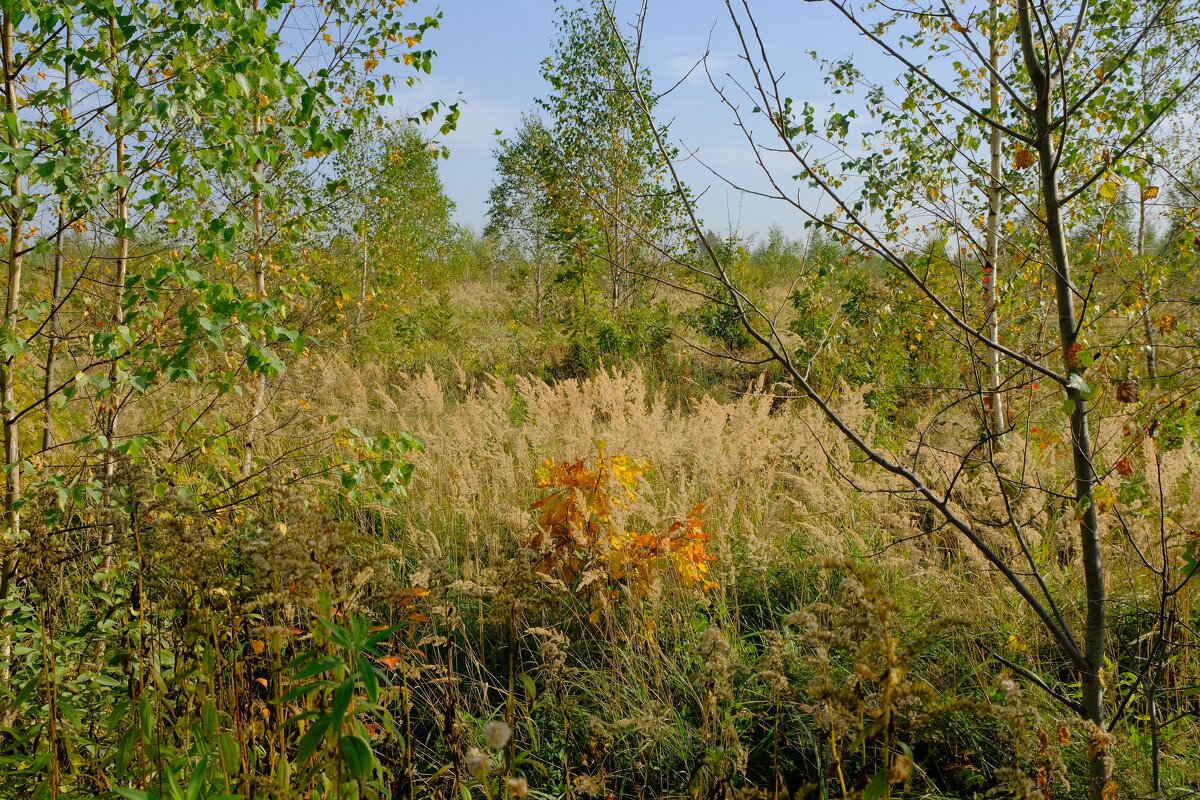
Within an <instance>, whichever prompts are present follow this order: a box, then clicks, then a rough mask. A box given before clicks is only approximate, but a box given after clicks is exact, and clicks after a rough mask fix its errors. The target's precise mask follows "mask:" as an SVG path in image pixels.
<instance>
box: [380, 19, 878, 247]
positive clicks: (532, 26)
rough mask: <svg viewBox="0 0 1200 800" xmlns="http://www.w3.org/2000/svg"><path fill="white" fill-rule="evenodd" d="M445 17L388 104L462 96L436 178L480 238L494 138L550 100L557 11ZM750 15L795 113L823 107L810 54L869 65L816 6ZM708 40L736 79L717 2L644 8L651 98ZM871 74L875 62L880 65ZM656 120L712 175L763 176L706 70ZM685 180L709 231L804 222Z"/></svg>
mask: <svg viewBox="0 0 1200 800" xmlns="http://www.w3.org/2000/svg"><path fill="white" fill-rule="evenodd" d="M440 8H441V10H442V12H443V14H444V18H443V20H442V25H441V29H440V30H439V31H435V32H431V33H430V34H429V36H428V37H427V40H426V41H427V43H428V45H429V46H431V47H433V48H434V49H436V50H437V52H438V57H437V59H436V61H435V63H434V70H433V74H432V75H430V76H427V77H426V78H425V79H424V80H423V82H422V84H421V85H420V86H418V87H417V88H416V89H415V90H408V91H407V93H403V94H400V95H398V96H397V97H396V100H395V102H396V105H397V107H398V108H400V109H402V110H403V109H404V108H406V107H407V108H410V109H411V108H417V107H420V106H421V105H422V104H424V103H426V102H428V101H429V100H432V99H444V100H453V99H454V98H456V97H458V96H459V95H460V94H461V96H462V98H463V99H464V100H465V101H466V103H465V105H464V106H463V111H462V118H461V121H460V123H459V129H458V130H457V131H456V132H455V133H453V134H452V135H451V136H450V137H448V138H447V139H446V143H447V144H448V145H449V147H450V149H451V157H450V159H449V160H448V161H444V162H442V165H441V175H442V180H443V182H444V184H445V186H446V191H447V193H448V194H449V195H450V197H451V198H452V199H453V200H454V201H455V203H456V204H457V207H458V208H457V212H456V220H457V221H458V222H460V223H462V224H465V225H469V226H472V227H474V228H480V227H481V226H482V225H483V221H484V215H485V213H486V207H487V206H486V201H487V193H488V189H489V187H490V186H491V183H492V165H493V159H492V154H491V151H492V148H493V146H494V145H495V141H496V137H495V135H494V132H495V130H496V129H501V130H503V131H505V132H512V131H513V130H514V129H515V128H516V126H517V124H518V122H519V119H520V115H521V113H522V112H523V111H526V110H528V109H530V108H532V106H533V101H534V98H535V97H538V96H541V95H544V94H545V93H546V91H547V87H546V85H545V84H544V82H543V81H542V79H541V75H540V73H539V66H540V64H541V61H542V59H544V58H545V57H546V56H548V55H550V53H551V46H552V41H553V37H554V21H555V3H554V0H507V2H491V1H490V0H451V2H446V3H443V4H442V5H441V7H440ZM432 9H433V6H432V4H427V3H426V2H421V3H419V4H418V5H417V6H416V10H417V11H419V12H421V13H430V12H431V10H432ZM636 9H637V5H636V3H635V2H634V0H619V2H618V5H617V12H618V15H621V16H623V17H625V18H628V17H629V16H630V15H631V14H632V13H634V12H635V11H636ZM754 11H755V14H756V15H757V16H759V17H760V20H759V21H760V24H761V26H762V30H763V32H764V36H765V38H766V45H767V47H768V49H769V51H770V52H771V53H772V57H773V58H774V59H777V60H778V65H779V66H780V67H782V68H783V69H784V70H785V71H786V72H787V81H786V85H787V90H788V94H789V95H790V96H792V97H794V98H796V100H797V102H799V101H801V100H809V101H811V102H813V103H814V104H815V105H818V107H820V104H821V103H828V102H829V99H830V97H829V95H828V93H827V92H826V91H825V87H824V86H823V84H822V82H821V76H820V73H819V72H818V71H817V69H816V66H815V65H814V64H813V62H812V61H811V59H810V58H809V57H808V56H806V55H805V52H806V51H808V50H810V49H816V50H818V51H820V52H821V54H822V55H824V56H827V57H838V58H840V57H845V56H849V55H855V56H856V57H858V56H863V55H867V56H874V54H873V53H872V52H871V47H870V46H869V44H866V45H865V44H864V43H862V42H861V41H860V40H858V39H857V37H855V36H854V35H853V34H852V33H851V31H850V30H849V29H848V25H847V24H846V22H845V21H844V20H842V19H840V18H839V17H837V16H835V14H834V13H833V12H831V11H830V10H829V9H828V8H827V7H825V6H824V5H823V4H820V3H807V2H800V0H770V1H769V2H762V1H761V0H760V2H756V3H755V4H754ZM710 36H711V42H712V44H711V50H710V53H711V55H710V64H711V65H712V67H713V69H714V72H715V73H718V74H720V73H723V72H725V71H726V70H736V68H737V60H736V56H735V52H734V41H733V39H732V38H731V37H732V29H731V26H730V23H729V19H728V16H727V12H726V10H725V5H724V3H723V2H720V0H650V15H649V18H648V24H647V28H646V41H645V48H646V49H645V53H644V59H645V62H646V63H647V64H648V66H649V67H650V69H651V72H652V74H653V78H654V82H655V87H656V88H657V89H659V90H661V89H663V88H665V87H667V86H669V85H671V84H673V83H674V82H675V81H677V80H678V79H679V78H680V77H681V76H682V75H684V74H685V73H686V72H687V70H688V68H690V67H691V65H692V64H694V63H695V62H696V61H697V60H698V59H700V58H701V56H703V54H704V52H705V49H706V47H709V41H710ZM868 63H871V62H868ZM873 63H876V64H878V63H880V61H879V58H878V56H874V58H873ZM659 116H660V119H662V120H673V124H672V133H673V134H674V137H675V139H676V140H677V141H679V142H681V143H682V144H683V145H685V146H686V147H687V148H689V149H692V150H695V151H697V153H698V155H699V156H700V157H701V158H703V159H704V160H705V161H706V162H707V163H708V164H709V165H710V166H712V167H713V168H714V169H715V170H717V171H719V172H720V173H721V174H723V175H726V176H729V177H731V178H732V179H734V180H735V181H737V182H739V183H749V184H754V183H756V181H757V177H758V176H757V174H756V172H755V167H754V164H753V161H752V158H751V153H750V151H749V149H748V147H747V146H746V143H745V140H744V139H742V138H741V134H740V133H739V132H738V131H737V130H736V129H735V128H734V126H733V121H732V118H731V116H730V114H729V112H728V110H727V109H725V108H724V107H722V106H721V104H720V102H719V100H718V99H717V97H716V96H715V95H714V93H713V91H712V88H711V87H710V86H709V85H708V81H707V78H706V77H705V76H704V74H703V72H702V71H699V70H698V71H697V72H695V73H693V75H692V77H691V78H690V79H689V80H687V81H686V82H685V83H684V84H682V85H681V86H680V87H679V88H678V89H677V90H676V91H675V92H674V93H673V94H672V95H670V96H669V97H668V98H667V99H665V100H664V101H663V104H662V105H661V106H660V109H659ZM685 169H686V172H685V175H686V179H687V180H688V182H689V184H690V185H691V187H692V188H693V190H695V191H701V190H705V189H707V191H706V193H705V194H704V196H703V197H702V199H701V204H700V211H701V213H702V215H703V218H704V220H705V223H706V224H707V225H708V226H709V227H710V228H713V229H715V230H717V231H722V232H723V231H726V230H729V229H736V230H739V231H740V232H742V233H743V234H751V233H756V232H763V231H765V230H766V229H767V228H768V227H769V226H770V225H771V224H773V223H778V224H780V225H781V226H782V227H783V228H784V230H785V231H787V232H788V233H789V234H791V235H795V236H799V235H801V230H802V229H801V220H800V219H798V217H797V216H796V215H795V212H792V213H788V210H787V209H786V208H785V207H783V206H782V205H781V204H778V203H771V202H769V201H766V200H763V199H760V198H754V197H744V196H741V195H740V193H738V192H737V191H735V190H733V189H731V188H729V187H727V186H726V185H725V184H723V183H722V182H721V181H720V180H719V179H717V178H715V177H714V176H713V175H712V174H711V173H710V172H708V171H707V170H705V169H703V168H701V167H700V166H699V165H697V164H691V165H688V166H687V167H686V168H685Z"/></svg>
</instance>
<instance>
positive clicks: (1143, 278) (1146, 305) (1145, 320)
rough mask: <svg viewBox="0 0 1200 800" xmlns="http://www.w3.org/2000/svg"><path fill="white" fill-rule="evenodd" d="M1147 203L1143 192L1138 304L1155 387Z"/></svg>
mask: <svg viewBox="0 0 1200 800" xmlns="http://www.w3.org/2000/svg"><path fill="white" fill-rule="evenodd" d="M1146 201H1147V198H1146V192H1145V191H1144V190H1142V191H1140V192H1139V194H1138V227H1137V261H1138V303H1139V304H1140V305H1141V312H1142V333H1143V334H1144V335H1145V338H1146V342H1145V348H1146V380H1147V381H1148V382H1149V384H1150V385H1151V386H1153V385H1154V384H1155V383H1157V382H1158V353H1157V352H1156V351H1155V345H1154V326H1153V324H1152V323H1151V320H1150V273H1149V270H1148V269H1147V268H1146Z"/></svg>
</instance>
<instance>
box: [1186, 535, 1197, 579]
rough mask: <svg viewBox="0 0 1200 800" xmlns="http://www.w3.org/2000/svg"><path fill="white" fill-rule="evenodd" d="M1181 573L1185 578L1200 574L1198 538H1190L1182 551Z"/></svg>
mask: <svg viewBox="0 0 1200 800" xmlns="http://www.w3.org/2000/svg"><path fill="white" fill-rule="evenodd" d="M1183 574H1184V577H1186V578H1194V577H1195V576H1196V575H1197V574H1200V539H1192V541H1190V542H1188V546H1187V547H1186V548H1185V549H1184V551H1183Z"/></svg>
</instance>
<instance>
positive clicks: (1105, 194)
mask: <svg viewBox="0 0 1200 800" xmlns="http://www.w3.org/2000/svg"><path fill="white" fill-rule="evenodd" d="M1119 191H1121V181H1120V179H1118V178H1109V179H1108V180H1106V181H1105V182H1104V183H1102V184H1100V188H1099V190H1098V193H1099V194H1100V197H1101V199H1104V200H1108V201H1109V202H1110V203H1111V202H1112V201H1114V200H1116V199H1117V192H1119Z"/></svg>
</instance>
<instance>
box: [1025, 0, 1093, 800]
mask: <svg viewBox="0 0 1200 800" xmlns="http://www.w3.org/2000/svg"><path fill="white" fill-rule="evenodd" d="M1017 12H1018V15H1019V22H1020V24H1019V30H1020V37H1021V49H1022V52H1023V54H1024V60H1025V67H1026V69H1027V70H1028V72H1029V75H1030V77H1031V79H1032V81H1033V86H1034V90H1035V92H1036V99H1035V105H1034V114H1035V120H1034V121H1035V123H1036V133H1035V145H1036V148H1037V154H1038V161H1039V169H1040V171H1041V185H1042V187H1041V188H1042V202H1043V205H1044V206H1045V209H1044V212H1045V221H1046V235H1047V239H1048V241H1049V244H1050V256H1051V265H1052V266H1053V269H1054V289H1055V302H1056V305H1057V310H1058V335H1059V344H1060V346H1061V347H1062V351H1063V360H1064V366H1065V367H1066V374H1067V378H1068V384H1067V387H1066V392H1067V397H1068V399H1069V401H1070V403H1069V405H1070V409H1071V413H1070V423H1071V442H1072V453H1073V458H1072V466H1073V471H1074V483H1075V498H1074V499H1075V502H1076V505H1077V508H1078V510H1079V538H1080V549H1081V554H1082V558H1083V579H1084V596H1085V599H1086V611H1085V623H1084V628H1085V630H1084V642H1083V645H1084V646H1083V662H1084V663H1083V664H1082V665H1081V667H1080V670H1079V672H1080V675H1079V683H1080V695H1081V697H1080V701H1081V705H1082V706H1083V712H1084V714H1083V715H1084V718H1085V719H1087V720H1088V721H1089V722H1091V723H1093V724H1094V725H1095V726H1096V728H1097V729H1098V730H1097V734H1098V735H1099V736H1100V737H1103V736H1105V735H1106V733H1105V713H1104V679H1103V675H1102V673H1103V669H1104V655H1105V648H1106V630H1105V611H1106V605H1107V596H1106V593H1105V586H1104V569H1103V557H1102V554H1101V552H1100V519H1099V516H1098V515H1097V513H1096V503H1095V497H1094V493H1093V490H1094V487H1095V483H1096V474H1095V469H1094V468H1093V465H1092V443H1091V435H1090V432H1089V430H1088V399H1087V397H1086V396H1085V395H1086V394H1087V391H1086V389H1085V387H1086V386H1087V384H1086V381H1085V380H1084V375H1083V373H1084V367H1083V366H1082V365H1081V364H1080V362H1079V359H1078V353H1077V351H1078V341H1079V324H1080V323H1079V322H1078V321H1077V320H1076V318H1075V294H1076V293H1077V289H1076V287H1075V285H1074V283H1073V281H1072V279H1071V265H1070V258H1069V255H1068V251H1067V232H1066V230H1064V228H1063V220H1062V200H1061V194H1060V192H1059V185H1058V174H1057V166H1058V165H1057V152H1056V149H1055V145H1054V128H1053V117H1052V115H1053V113H1054V111H1053V109H1054V107H1055V97H1054V92H1055V88H1056V85H1055V84H1056V75H1055V73H1054V71H1053V69H1054V68H1053V67H1052V66H1050V65H1049V63H1043V62H1042V61H1041V60H1040V59H1039V58H1038V55H1037V50H1036V45H1035V43H1034V33H1033V26H1032V21H1031V19H1030V14H1031V9H1030V0H1018V2H1017ZM1047 62H1050V59H1047ZM1084 311H1085V313H1086V309H1085V310H1084ZM1090 761H1091V763H1090V772H1091V785H1090V786H1089V791H1088V794H1089V797H1091V798H1092V800H1101V796H1102V793H1103V791H1104V787H1105V785H1106V784H1107V783H1108V781H1109V780H1110V778H1111V774H1110V760H1109V753H1108V743H1107V741H1103V740H1102V741H1100V742H1097V743H1096V745H1094V746H1093V747H1092V752H1091V756H1090Z"/></svg>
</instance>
